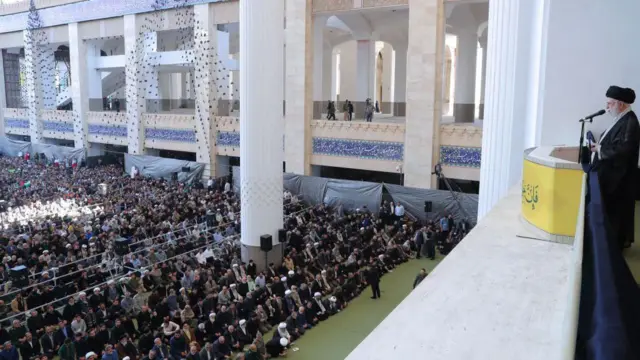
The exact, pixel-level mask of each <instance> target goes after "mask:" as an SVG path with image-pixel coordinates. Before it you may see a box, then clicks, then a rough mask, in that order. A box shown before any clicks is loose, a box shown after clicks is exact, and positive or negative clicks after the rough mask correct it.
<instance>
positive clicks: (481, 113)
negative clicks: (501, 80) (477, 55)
mask: <svg viewBox="0 0 640 360" xmlns="http://www.w3.org/2000/svg"><path fill="white" fill-rule="evenodd" d="M481 79H482V80H481V81H482V84H481V88H480V111H479V113H478V118H479V119H480V120H482V119H484V94H485V91H486V89H487V87H486V84H487V42H486V41H485V42H484V45H483V46H482V75H481Z"/></svg>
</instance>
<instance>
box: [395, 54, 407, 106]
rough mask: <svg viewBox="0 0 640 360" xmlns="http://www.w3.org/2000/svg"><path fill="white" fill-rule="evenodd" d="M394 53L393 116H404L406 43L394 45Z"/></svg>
mask: <svg viewBox="0 0 640 360" xmlns="http://www.w3.org/2000/svg"><path fill="white" fill-rule="evenodd" d="M394 53H395V61H394V65H395V69H394V70H393V71H394V88H393V116H405V115H406V108H407V107H406V101H407V44H398V45H396V46H394Z"/></svg>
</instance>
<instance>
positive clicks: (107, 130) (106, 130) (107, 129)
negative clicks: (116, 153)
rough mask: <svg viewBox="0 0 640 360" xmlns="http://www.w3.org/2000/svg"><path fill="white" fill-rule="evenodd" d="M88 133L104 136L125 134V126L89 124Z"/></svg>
mask: <svg viewBox="0 0 640 360" xmlns="http://www.w3.org/2000/svg"><path fill="white" fill-rule="evenodd" d="M89 134H90V135H106V136H127V127H126V126H108V125H96V124H89Z"/></svg>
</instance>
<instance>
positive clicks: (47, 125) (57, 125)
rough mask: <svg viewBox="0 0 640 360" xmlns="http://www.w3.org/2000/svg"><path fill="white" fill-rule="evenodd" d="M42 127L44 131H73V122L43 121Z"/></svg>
mask: <svg viewBox="0 0 640 360" xmlns="http://www.w3.org/2000/svg"><path fill="white" fill-rule="evenodd" d="M42 129H43V130H46V131H59V132H71V133H72V132H73V124H72V123H68V122H60V121H43V122H42Z"/></svg>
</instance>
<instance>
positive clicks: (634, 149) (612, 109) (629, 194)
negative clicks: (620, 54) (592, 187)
mask: <svg viewBox="0 0 640 360" xmlns="http://www.w3.org/2000/svg"><path fill="white" fill-rule="evenodd" d="M606 97H607V112H608V113H609V114H610V115H611V116H612V117H613V118H614V121H613V124H611V126H609V128H608V129H607V130H605V131H604V133H602V136H600V141H598V143H597V144H594V145H592V146H591V151H592V153H593V154H592V168H591V170H592V171H596V172H597V174H598V179H599V181H600V188H601V192H602V202H603V207H604V212H605V217H606V221H607V222H608V223H609V224H610V230H611V233H610V236H612V238H613V239H615V241H616V242H617V243H618V244H619V245H620V247H621V248H626V247H629V246H631V243H632V242H633V236H634V230H633V223H634V210H635V195H636V194H635V192H636V187H637V183H636V182H637V179H636V171H637V167H638V151H639V149H640V124H638V118H637V117H636V114H635V113H634V112H633V111H632V110H631V104H633V102H634V101H635V99H636V94H635V92H634V91H633V90H632V89H629V88H621V87H618V86H611V87H610V88H609V89H608V90H607V93H606Z"/></svg>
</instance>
